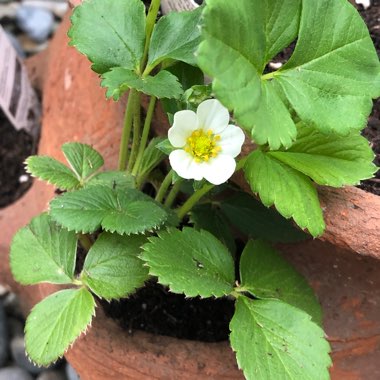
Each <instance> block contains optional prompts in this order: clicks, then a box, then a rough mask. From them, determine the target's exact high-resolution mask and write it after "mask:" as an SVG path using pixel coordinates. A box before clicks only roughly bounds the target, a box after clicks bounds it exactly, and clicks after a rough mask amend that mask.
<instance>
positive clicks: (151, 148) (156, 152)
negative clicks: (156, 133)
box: [139, 137, 166, 176]
mask: <svg viewBox="0 0 380 380" xmlns="http://www.w3.org/2000/svg"><path fill="white" fill-rule="evenodd" d="M164 140H165V138H164V137H155V138H153V139H152V140H150V142H149V144H148V146H147V147H146V149H145V151H144V155H143V158H142V160H141V166H140V171H139V175H140V176H145V175H146V174H148V173H150V172H151V170H152V169H153V168H155V167H156V166H157V165H158V164H159V163H160V162H161V161H162V160H163V159H164V158H165V157H166V154H165V153H163V152H162V151H161V150H160V149H159V148H158V147H157V145H159V144H160V143H162V142H163V141H164Z"/></svg>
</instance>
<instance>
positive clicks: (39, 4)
mask: <svg viewBox="0 0 380 380" xmlns="http://www.w3.org/2000/svg"><path fill="white" fill-rule="evenodd" d="M22 4H23V5H28V6H33V7H36V8H43V9H47V10H48V11H50V12H53V13H54V15H55V16H57V17H61V18H62V17H63V16H64V15H65V13H66V12H67V10H68V9H69V4H68V2H67V1H66V0H54V1H49V0H23V1H22Z"/></svg>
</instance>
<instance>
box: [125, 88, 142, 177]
mask: <svg viewBox="0 0 380 380" xmlns="http://www.w3.org/2000/svg"><path fill="white" fill-rule="evenodd" d="M140 100H141V94H140V93H139V92H136V97H135V99H134V103H133V140H132V149H131V156H130V159H129V161H128V167H127V171H128V173H130V172H131V170H132V168H133V165H134V163H135V161H136V156H137V150H138V147H139V142H140V130H141V114H140Z"/></svg>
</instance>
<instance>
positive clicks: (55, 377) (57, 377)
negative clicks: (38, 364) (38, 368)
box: [36, 370, 66, 380]
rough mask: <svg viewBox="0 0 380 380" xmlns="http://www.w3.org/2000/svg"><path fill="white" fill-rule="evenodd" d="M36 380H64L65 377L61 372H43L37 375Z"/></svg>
mask: <svg viewBox="0 0 380 380" xmlns="http://www.w3.org/2000/svg"><path fill="white" fill-rule="evenodd" d="M36 380H66V376H65V375H64V373H63V372H61V371H51V370H48V371H44V372H42V373H41V374H39V375H38V376H37V378H36Z"/></svg>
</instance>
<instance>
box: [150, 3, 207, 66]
mask: <svg viewBox="0 0 380 380" xmlns="http://www.w3.org/2000/svg"><path fill="white" fill-rule="evenodd" d="M200 17H201V8H196V9H194V10H193V11H190V12H179V13H178V12H172V13H169V14H168V15H166V16H164V17H161V18H160V20H159V21H158V22H157V24H156V25H155V27H154V29H153V34H152V39H151V41H150V47H149V59H148V68H149V69H152V68H153V67H155V66H157V65H158V64H159V63H161V62H162V61H163V60H165V59H168V58H170V59H174V60H176V61H182V62H186V63H188V64H190V65H195V63H196V59H195V55H194V53H195V51H196V49H197V47H198V45H199V43H200V40H201V35H200V34H201V33H200V28H199V21H200Z"/></svg>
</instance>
